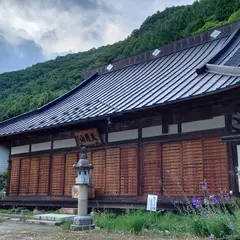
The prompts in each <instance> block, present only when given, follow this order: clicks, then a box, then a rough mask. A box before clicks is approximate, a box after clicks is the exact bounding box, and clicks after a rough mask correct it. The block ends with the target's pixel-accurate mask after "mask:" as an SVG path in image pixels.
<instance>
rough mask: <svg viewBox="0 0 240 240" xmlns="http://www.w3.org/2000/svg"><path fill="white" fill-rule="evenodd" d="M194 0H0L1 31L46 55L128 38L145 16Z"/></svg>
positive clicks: (82, 49) (4, 34)
mask: <svg viewBox="0 0 240 240" xmlns="http://www.w3.org/2000/svg"><path fill="white" fill-rule="evenodd" d="M192 2H193V0H134V1H129V0H120V1H112V0H34V1H33V0H21V1H19V0H1V1H0V32H1V34H2V35H3V36H4V38H5V39H6V41H8V42H9V44H11V45H13V46H18V45H21V44H24V41H30V42H34V44H35V45H36V46H37V47H38V48H39V49H41V50H42V51H43V54H44V56H45V58H46V59H49V58H51V57H52V56H55V55H56V54H59V55H61V54H62V53H64V52H79V51H84V50H88V49H91V48H93V47H99V46H102V45H106V44H111V43H114V42H116V41H119V40H123V39H124V38H126V37H127V36H128V35H129V34H130V33H131V32H132V30H133V29H135V28H138V27H139V26H140V25H141V23H142V22H143V21H144V20H145V18H146V17H147V16H149V15H151V14H153V13H155V12H157V11H158V10H160V11H161V10H163V9H164V8H165V7H167V6H172V5H181V4H188V3H192Z"/></svg>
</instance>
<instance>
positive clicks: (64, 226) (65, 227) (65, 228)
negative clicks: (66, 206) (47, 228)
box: [60, 220, 72, 231]
mask: <svg viewBox="0 0 240 240" xmlns="http://www.w3.org/2000/svg"><path fill="white" fill-rule="evenodd" d="M71 224H72V221H71V220H68V221H64V222H62V223H61V224H60V227H61V229H62V230H63V231H68V230H69V229H70V227H71Z"/></svg>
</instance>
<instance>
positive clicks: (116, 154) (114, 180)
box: [105, 148, 120, 195]
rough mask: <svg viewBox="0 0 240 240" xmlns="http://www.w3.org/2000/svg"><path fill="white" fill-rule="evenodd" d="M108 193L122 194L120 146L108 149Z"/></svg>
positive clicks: (106, 190) (106, 189)
mask: <svg viewBox="0 0 240 240" xmlns="http://www.w3.org/2000/svg"><path fill="white" fill-rule="evenodd" d="M105 192H106V194H109V195H119V194H120V148H111V149H107V150H106V188H105Z"/></svg>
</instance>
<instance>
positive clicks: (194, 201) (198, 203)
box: [192, 197, 201, 208]
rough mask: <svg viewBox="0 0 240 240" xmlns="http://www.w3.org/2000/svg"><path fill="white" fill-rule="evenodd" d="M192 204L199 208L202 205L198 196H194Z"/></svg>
mask: <svg viewBox="0 0 240 240" xmlns="http://www.w3.org/2000/svg"><path fill="white" fill-rule="evenodd" d="M192 204H193V206H194V207H195V208H199V207H200V205H201V204H200V202H199V200H198V199H197V198H196V197H193V198H192Z"/></svg>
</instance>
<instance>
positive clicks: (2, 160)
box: [0, 146, 9, 173]
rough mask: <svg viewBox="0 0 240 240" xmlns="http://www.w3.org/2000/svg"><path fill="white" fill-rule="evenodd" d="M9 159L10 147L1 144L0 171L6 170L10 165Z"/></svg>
mask: <svg viewBox="0 0 240 240" xmlns="http://www.w3.org/2000/svg"><path fill="white" fill-rule="evenodd" d="M8 159H9V149H8V148H6V147H4V146H0V173H2V172H4V171H5V170H6V169H7V167H8Z"/></svg>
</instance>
